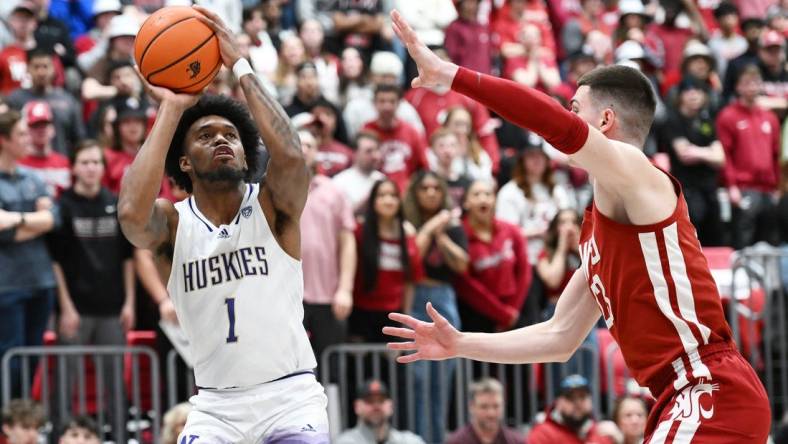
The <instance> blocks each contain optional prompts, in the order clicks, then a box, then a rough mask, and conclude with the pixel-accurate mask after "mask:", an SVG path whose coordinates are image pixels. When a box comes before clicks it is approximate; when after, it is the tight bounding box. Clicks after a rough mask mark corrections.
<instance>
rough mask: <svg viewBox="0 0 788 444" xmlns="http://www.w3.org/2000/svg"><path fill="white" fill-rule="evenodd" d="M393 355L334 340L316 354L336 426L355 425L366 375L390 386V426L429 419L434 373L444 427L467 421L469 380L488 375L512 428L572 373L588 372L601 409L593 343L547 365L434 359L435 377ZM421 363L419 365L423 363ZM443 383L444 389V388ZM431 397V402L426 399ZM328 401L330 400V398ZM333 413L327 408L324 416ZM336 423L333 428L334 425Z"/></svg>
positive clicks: (548, 400)
mask: <svg viewBox="0 0 788 444" xmlns="http://www.w3.org/2000/svg"><path fill="white" fill-rule="evenodd" d="M396 356H397V355H396V354H395V353H392V352H391V351H389V350H387V349H386V346H385V345H383V344H338V345H334V346H331V347H329V348H327V349H326V351H325V352H324V353H323V355H322V356H321V360H320V379H321V382H322V383H323V385H324V386H326V387H329V386H332V387H334V386H335V387H336V388H337V390H336V393H337V394H338V397H339V399H338V401H337V402H336V403H335V404H336V405H337V407H338V408H339V409H340V412H339V415H335V416H336V417H338V420H339V424H332V425H338V426H339V427H338V429H340V430H344V429H346V428H348V427H352V426H353V425H354V424H353V423H352V421H351V419H352V418H353V417H354V413H353V400H354V398H355V394H356V393H357V390H358V388H359V387H361V386H362V384H363V383H364V382H365V381H366V380H369V379H379V380H382V381H383V382H384V383H385V384H386V385H387V386H388V388H389V392H390V396H391V398H392V401H393V403H394V405H395V409H394V412H393V417H392V423H393V424H394V426H395V427H399V428H402V429H407V430H416V423H417V415H419V416H420V417H421V418H430V417H431V416H432V409H433V408H434V407H435V404H436V403H438V401H435V399H436V397H434V396H431V394H430V392H429V387H431V384H432V382H433V379H435V378H436V377H437V379H438V380H439V381H441V383H442V384H438V389H439V396H438V397H437V398H438V399H440V401H439V403H440V405H442V406H444V408H443V421H442V423H443V424H444V425H445V426H446V427H447V430H452V429H454V428H456V427H459V426H461V425H463V424H465V423H466V422H467V420H468V410H467V408H468V405H467V401H468V399H469V396H468V386H469V385H470V383H471V382H473V381H475V380H478V379H480V378H485V377H493V378H495V379H497V380H498V381H499V382H501V383H502V384H503V385H504V392H505V396H506V398H507V399H506V403H505V406H504V407H505V417H506V419H507V423H508V424H509V425H511V426H514V427H523V426H525V425H527V424H529V423H530V422H531V421H532V420H533V418H535V417H536V415H537V414H538V413H539V412H540V411H542V410H543V409H544V407H545V406H546V405H549V404H551V403H552V402H553V400H554V399H555V397H556V394H557V390H558V384H559V381H560V379H562V378H563V377H565V376H567V375H569V374H573V373H583V374H585V376H586V377H588V379H589V382H590V385H591V390H592V396H593V400H594V403H593V406H594V413H595V414H596V415H597V416H600V415H601V414H602V411H603V409H602V398H601V394H602V378H601V373H600V370H599V369H600V365H599V364H600V356H599V353H598V351H597V347H596V346H595V345H594V344H583V345H582V346H581V347H580V349H578V351H577V353H576V354H575V356H574V358H573V359H572V360H570V361H569V362H567V363H550V364H491V363H487V362H477V361H472V360H469V359H452V360H445V361H438V362H436V363H434V364H432V365H435V366H437V370H438V371H437V376H433V375H431V374H430V372H429V371H424V372H419V370H418V368H417V366H418V365H420V364H407V365H402V364H397V363H396V361H395V358H396ZM422 365H423V364H422ZM417 373H421V374H423V375H424V376H423V384H421V385H419V386H418V387H419V388H416V387H417V385H416V378H417V377H418V376H417ZM444 388H445V390H444ZM418 391H421V392H422V393H424V399H426V402H424V405H423V407H422V408H421V409H417V407H416V402H417V393H418ZM430 400H432V402H430ZM329 404H332V403H331V402H329ZM331 413H332V412H330V414H329V416H332V415H331ZM424 424H425V427H424V430H426V432H427V433H428V434H431V432H432V430H431V424H430V422H429V421H426V420H425V423H424ZM336 429H337V428H336V427H335V428H334V430H336Z"/></svg>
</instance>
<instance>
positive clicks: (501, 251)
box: [455, 219, 532, 326]
mask: <svg viewBox="0 0 788 444" xmlns="http://www.w3.org/2000/svg"><path fill="white" fill-rule="evenodd" d="M463 225H464V228H465V233H466V234H467V236H468V256H469V257H470V264H469V266H468V270H467V271H466V272H465V273H463V274H461V275H459V276H457V285H455V288H456V289H457V295H458V296H459V297H460V299H462V301H463V302H464V303H465V304H467V305H468V306H469V307H471V308H473V309H474V310H476V311H478V312H479V314H480V315H482V316H484V317H486V318H488V319H491V320H493V321H495V322H496V324H498V325H500V326H504V325H506V324H507V322H509V321H510V320H511V317H512V315H513V314H516V313H520V309H521V308H522V306H523V302H525V296H526V295H527V293H528V288H529V287H530V286H531V276H532V270H531V268H532V267H531V264H530V263H528V253H526V252H527V251H528V243H527V241H526V240H525V238H524V237H523V235H522V234H521V233H520V228H518V227H516V226H514V225H512V224H509V223H506V222H504V221H501V220H497V219H496V220H494V221H493V234H492V239H491V240H490V241H489V242H487V241H485V240H482V239H480V238H479V237H478V236H477V235H476V232H475V231H474V230H473V229H472V228H471V225H470V223H469V222H468V221H467V220H465V221H464V222H463Z"/></svg>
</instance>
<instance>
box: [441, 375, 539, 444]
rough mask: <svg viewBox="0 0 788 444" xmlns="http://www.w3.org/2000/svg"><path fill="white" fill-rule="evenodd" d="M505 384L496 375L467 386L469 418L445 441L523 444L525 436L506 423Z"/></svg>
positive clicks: (460, 443) (472, 443)
mask: <svg viewBox="0 0 788 444" xmlns="http://www.w3.org/2000/svg"><path fill="white" fill-rule="evenodd" d="M504 407H506V404H505V403H504V393H503V385H502V384H501V383H500V382H498V381H497V380H496V379H493V378H485V379H481V380H478V381H474V382H473V383H471V385H470V386H468V414H469V416H470V421H468V424H466V425H465V426H464V427H461V428H460V429H458V430H456V431H455V432H454V433H452V434H451V435H449V437H448V438H447V439H446V444H521V443H523V442H525V438H524V437H523V436H522V434H521V433H520V432H518V431H517V430H515V429H513V428H510V427H507V426H506V425H505V424H504Z"/></svg>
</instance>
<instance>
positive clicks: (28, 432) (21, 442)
mask: <svg viewBox="0 0 788 444" xmlns="http://www.w3.org/2000/svg"><path fill="white" fill-rule="evenodd" d="M3 433H5V435H6V437H7V438H8V444H38V429H36V428H35V427H31V426H28V425H24V424H14V425H10V426H9V425H4V426H3Z"/></svg>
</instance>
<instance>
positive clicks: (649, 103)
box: [577, 65, 657, 144]
mask: <svg viewBox="0 0 788 444" xmlns="http://www.w3.org/2000/svg"><path fill="white" fill-rule="evenodd" d="M577 85H578V86H588V87H589V88H590V90H591V99H592V100H593V101H594V102H596V104H597V105H601V106H602V107H604V108H607V107H611V108H613V109H614V110H615V111H616V116H617V117H618V119H619V120H620V122H621V123H622V125H621V127H622V130H623V131H624V132H626V133H627V135H629V136H630V137H632V138H634V139H636V140H638V141H640V143H641V144H642V143H643V142H645V140H646V137H647V136H648V132H649V130H650V129H651V124H652V122H653V121H654V112H655V110H656V107H657V99H656V97H655V94H654V89H653V87H652V86H651V82H650V81H649V80H648V78H646V76H644V75H643V73H641V72H640V71H638V70H637V69H634V68H630V67H628V66H620V65H613V66H602V67H599V68H595V69H593V70H592V71H590V72H588V73H586V74H585V75H583V77H581V78H580V80H579V81H578V82H577Z"/></svg>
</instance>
